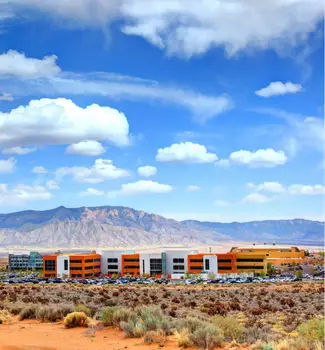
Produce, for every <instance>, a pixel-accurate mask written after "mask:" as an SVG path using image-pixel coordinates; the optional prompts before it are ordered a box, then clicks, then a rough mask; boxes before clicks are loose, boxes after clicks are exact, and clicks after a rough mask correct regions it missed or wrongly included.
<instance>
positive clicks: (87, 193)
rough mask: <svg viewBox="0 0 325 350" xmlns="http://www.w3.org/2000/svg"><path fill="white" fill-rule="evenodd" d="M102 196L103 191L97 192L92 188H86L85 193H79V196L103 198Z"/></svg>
mask: <svg viewBox="0 0 325 350" xmlns="http://www.w3.org/2000/svg"><path fill="white" fill-rule="evenodd" d="M104 194H105V192H104V191H100V190H97V189H96V188H93V187H88V188H87V190H86V191H83V192H80V195H81V196H103V195H104Z"/></svg>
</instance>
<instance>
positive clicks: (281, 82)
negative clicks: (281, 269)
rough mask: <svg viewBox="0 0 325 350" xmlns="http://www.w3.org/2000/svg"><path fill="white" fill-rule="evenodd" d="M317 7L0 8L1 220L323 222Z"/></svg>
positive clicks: (79, 4) (170, 0) (89, 4)
mask: <svg viewBox="0 0 325 350" xmlns="http://www.w3.org/2000/svg"><path fill="white" fill-rule="evenodd" d="M323 43H324V25H323V4H322V2H321V1H319V0H290V1H283V0H273V1H260V0H245V1H242V0H232V1H229V0H227V1H226V0H202V1H200V2H198V1H194V0H155V1H149V0H112V1H104V0H70V1H65V0H55V1H54V0H53V1H52V0H49V1H42V0H10V1H5V0H0V212H1V213H8V212H14V211H21V210H28V209H34V210H45V209H51V208H55V207H58V206H61V205H63V206H66V207H80V206H102V205H119V206H120V205H121V206H127V207H132V208H135V209H139V210H140V209H141V210H144V211H147V212H150V213H156V214H160V215H164V216H166V217H169V218H175V219H177V220H184V219H197V220H205V221H222V222H229V221H252V220H266V219H293V218H305V219H312V220H323V219H324V194H325V186H324V165H325V162H324V132H323V126H324V123H323V115H324V89H323V87H324V44H323Z"/></svg>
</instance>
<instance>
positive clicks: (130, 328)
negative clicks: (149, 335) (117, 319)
mask: <svg viewBox="0 0 325 350" xmlns="http://www.w3.org/2000/svg"><path fill="white" fill-rule="evenodd" d="M120 328H121V329H122V330H123V331H124V333H125V335H126V336H127V337H128V338H141V337H143V336H144V335H145V333H146V331H147V330H146V327H145V325H144V323H143V321H142V320H141V319H139V318H138V319H130V320H128V321H121V323H120Z"/></svg>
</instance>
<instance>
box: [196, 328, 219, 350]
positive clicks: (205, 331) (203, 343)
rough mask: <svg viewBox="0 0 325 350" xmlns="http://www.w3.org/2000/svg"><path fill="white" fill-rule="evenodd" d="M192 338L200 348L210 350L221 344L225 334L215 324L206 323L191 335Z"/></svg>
mask: <svg viewBox="0 0 325 350" xmlns="http://www.w3.org/2000/svg"><path fill="white" fill-rule="evenodd" d="M190 340H191V341H192V343H193V344H194V345H196V346H198V347H199V348H203V349H207V350H210V349H213V348H214V347H215V346H216V345H221V342H222V341H223V334H222V331H221V329H220V328H218V327H216V326H214V325H210V324H204V325H203V326H202V327H200V328H198V329H196V331H195V332H194V333H192V334H191V335H190Z"/></svg>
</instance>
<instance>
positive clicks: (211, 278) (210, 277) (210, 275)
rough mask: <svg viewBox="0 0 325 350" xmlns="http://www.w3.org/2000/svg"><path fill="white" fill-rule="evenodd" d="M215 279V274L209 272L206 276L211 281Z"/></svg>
mask: <svg viewBox="0 0 325 350" xmlns="http://www.w3.org/2000/svg"><path fill="white" fill-rule="evenodd" d="M215 278H216V275H215V273H213V272H210V273H209V274H208V279H210V280H213V279H215Z"/></svg>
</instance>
